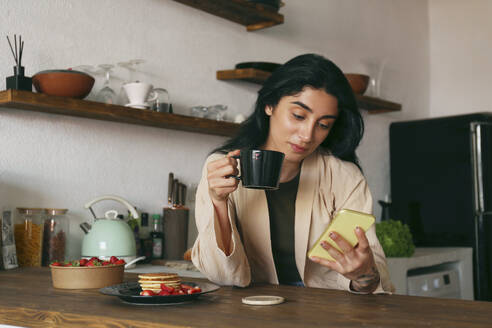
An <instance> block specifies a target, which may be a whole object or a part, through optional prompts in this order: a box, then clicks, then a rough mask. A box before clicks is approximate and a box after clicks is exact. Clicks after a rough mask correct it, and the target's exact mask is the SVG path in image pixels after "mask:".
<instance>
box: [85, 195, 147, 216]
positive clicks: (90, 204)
mask: <svg viewBox="0 0 492 328" xmlns="http://www.w3.org/2000/svg"><path fill="white" fill-rule="evenodd" d="M101 200H114V201H117V202H119V203H121V204H123V205H125V206H126V207H127V208H128V210H129V211H130V213H131V214H132V216H133V217H134V218H135V219H138V213H137V211H136V210H135V207H133V206H132V205H130V203H129V202H127V201H126V200H124V199H123V198H121V197H118V196H113V195H104V196H101V197H97V198H95V199H93V200H91V201H90V202H88V203H87V204H85V206H84V207H85V208H90V207H91V206H92V205H94V204H95V203H97V202H100V201H101Z"/></svg>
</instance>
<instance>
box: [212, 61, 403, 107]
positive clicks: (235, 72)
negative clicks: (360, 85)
mask: <svg viewBox="0 0 492 328" xmlns="http://www.w3.org/2000/svg"><path fill="white" fill-rule="evenodd" d="M270 75H271V73H270V72H266V71H262V70H259V69H254V68H243V69H230V70H222V71H217V80H242V81H248V82H252V83H257V84H263V82H265V80H266V79H267V78H268V77H269V76H270ZM355 97H356V100H357V104H358V105H359V108H362V109H365V110H367V111H368V112H369V114H379V113H387V112H394V111H399V110H401V104H397V103H394V102H391V101H387V100H384V99H380V98H374V97H369V96H363V95H355Z"/></svg>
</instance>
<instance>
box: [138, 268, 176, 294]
mask: <svg viewBox="0 0 492 328" xmlns="http://www.w3.org/2000/svg"><path fill="white" fill-rule="evenodd" d="M138 283H139V284H140V288H142V290H151V291H153V292H154V293H159V292H160V291H161V284H165V285H166V286H167V287H173V288H174V289H180V287H181V279H180V278H179V276H178V275H177V274H176V273H163V272H162V273H142V274H139V275H138Z"/></svg>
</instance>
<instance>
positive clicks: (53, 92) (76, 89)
mask: <svg viewBox="0 0 492 328" xmlns="http://www.w3.org/2000/svg"><path fill="white" fill-rule="evenodd" d="M32 84H33V85H34V88H35V89H36V91H37V92H39V93H44V94H47V95H50V96H60V97H70V98H79V99H83V98H85V97H87V95H88V94H89V93H90V92H91V90H92V87H93V86H94V78H93V77H92V76H90V75H89V74H87V73H84V72H79V71H74V70H64V69H59V70H47V71H41V72H39V73H36V74H35V75H34V76H33V77H32Z"/></svg>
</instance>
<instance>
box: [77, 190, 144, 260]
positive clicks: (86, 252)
mask: <svg viewBox="0 0 492 328" xmlns="http://www.w3.org/2000/svg"><path fill="white" fill-rule="evenodd" d="M102 200H114V201H117V202H119V203H121V204H123V205H125V206H126V207H127V208H128V210H129V211H130V213H131V214H132V216H133V217H134V218H135V219H138V213H137V211H136V210H135V208H134V207H133V206H132V205H130V203H128V202H127V201H126V200H124V199H123V198H121V197H118V196H111V195H106V196H101V197H98V198H96V199H93V200H91V201H90V202H88V203H87V204H85V208H87V209H89V210H90V211H91V213H92V215H93V216H94V223H93V224H92V225H91V224H88V223H82V224H81V225H80V227H81V228H82V230H84V232H85V235H84V239H83V240H82V257H93V256H96V257H99V258H103V259H105V258H109V257H111V256H117V257H119V258H124V259H125V261H126V262H130V261H131V260H133V259H135V258H136V254H137V251H136V244H135V237H134V234H133V231H132V229H131V228H130V226H129V225H128V223H126V222H125V221H124V220H120V219H118V218H117V217H116V216H117V215H118V212H117V211H115V210H109V211H107V212H106V213H105V217H104V218H97V217H96V215H95V214H94V211H93V210H92V207H91V206H92V205H94V204H95V203H98V202H100V201H102Z"/></svg>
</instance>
